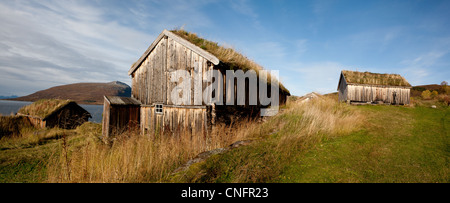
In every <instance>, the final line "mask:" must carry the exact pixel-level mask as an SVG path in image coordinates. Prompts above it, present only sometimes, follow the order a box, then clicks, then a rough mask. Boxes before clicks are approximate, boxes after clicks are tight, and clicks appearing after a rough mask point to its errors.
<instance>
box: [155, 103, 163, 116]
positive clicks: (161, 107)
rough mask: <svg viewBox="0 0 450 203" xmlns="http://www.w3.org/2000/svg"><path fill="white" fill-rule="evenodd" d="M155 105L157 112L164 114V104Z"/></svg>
mask: <svg viewBox="0 0 450 203" xmlns="http://www.w3.org/2000/svg"><path fill="white" fill-rule="evenodd" d="M155 106H156V108H155V113H159V114H162V113H163V105H162V104H156V105H155Z"/></svg>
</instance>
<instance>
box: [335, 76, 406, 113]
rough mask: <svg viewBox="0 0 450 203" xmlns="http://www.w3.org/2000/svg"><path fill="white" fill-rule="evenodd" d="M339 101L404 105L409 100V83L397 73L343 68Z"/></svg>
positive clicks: (339, 85) (339, 86) (339, 87)
mask: <svg viewBox="0 0 450 203" xmlns="http://www.w3.org/2000/svg"><path fill="white" fill-rule="evenodd" d="M337 89H338V92H339V101H346V102H350V103H351V102H360V103H361V102H362V103H367V102H369V103H387V104H397V105H404V104H409V102H410V89H411V85H410V84H409V83H408V81H407V80H406V79H405V78H403V77H402V76H400V75H398V74H380V73H370V72H357V71H348V70H343V71H342V72H341V75H340V79H339V84H338V88H337Z"/></svg>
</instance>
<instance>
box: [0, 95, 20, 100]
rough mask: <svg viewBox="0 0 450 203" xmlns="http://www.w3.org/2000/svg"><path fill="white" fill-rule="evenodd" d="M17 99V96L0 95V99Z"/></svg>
mask: <svg viewBox="0 0 450 203" xmlns="http://www.w3.org/2000/svg"><path fill="white" fill-rule="evenodd" d="M17 97H19V96H17V95H11V96H2V95H0V99H12V98H17Z"/></svg>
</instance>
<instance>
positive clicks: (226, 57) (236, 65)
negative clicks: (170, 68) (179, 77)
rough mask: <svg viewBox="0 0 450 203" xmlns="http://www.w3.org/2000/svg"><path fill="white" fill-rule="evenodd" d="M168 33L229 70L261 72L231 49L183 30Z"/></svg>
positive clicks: (255, 65) (260, 67)
mask: <svg viewBox="0 0 450 203" xmlns="http://www.w3.org/2000/svg"><path fill="white" fill-rule="evenodd" d="M170 32H172V33H174V34H176V35H177V36H179V37H181V38H183V39H185V40H187V41H189V42H190V43H192V44H194V45H196V46H198V47H200V48H202V49H203V50H205V51H207V52H209V53H211V54H213V55H214V56H216V57H217V58H218V59H219V60H220V62H221V63H224V64H225V65H227V66H228V67H229V68H230V69H231V70H239V69H240V70H243V71H247V70H254V71H255V72H256V73H259V71H260V70H263V67H262V66H260V65H259V64H257V63H256V62H254V61H252V60H250V59H249V58H247V57H245V56H244V55H242V54H241V53H239V52H237V51H236V50H234V49H232V48H226V47H223V46H220V45H219V44H218V43H217V42H212V41H209V40H206V39H203V38H201V37H199V36H198V35H197V34H195V33H191V32H188V31H185V30H183V29H175V30H170ZM267 80H268V82H269V83H270V80H271V76H270V74H268V75H267ZM279 86H280V88H281V89H282V90H283V91H285V92H287V93H289V90H288V89H286V87H284V86H283V84H281V83H279Z"/></svg>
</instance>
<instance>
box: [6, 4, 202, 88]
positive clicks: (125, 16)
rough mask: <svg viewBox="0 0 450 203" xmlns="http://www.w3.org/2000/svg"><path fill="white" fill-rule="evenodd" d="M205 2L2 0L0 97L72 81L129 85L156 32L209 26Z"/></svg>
mask: <svg viewBox="0 0 450 203" xmlns="http://www.w3.org/2000/svg"><path fill="white" fill-rule="evenodd" d="M205 3H208V2H205V1H196V2H186V1H176V2H172V4H168V3H166V2H164V3H162V2H159V1H145V2H144V1H130V2H126V3H124V2H121V1H119V2H111V1H60V0H50V1H20V0H19V1H2V2H0V27H2V29H0V71H1V72H2V74H1V76H0V79H1V80H2V82H1V83H0V95H3V94H11V93H10V92H11V91H15V92H21V93H24V92H26V94H29V93H32V92H34V91H37V90H41V89H45V88H49V87H51V86H54V85H61V84H68V83H74V82H108V81H112V80H120V81H123V82H126V83H130V78H129V76H128V75H127V71H128V69H129V67H130V66H131V64H132V63H133V62H134V61H135V60H137V59H138V58H139V57H140V56H141V54H142V53H143V52H144V51H145V50H146V49H147V47H148V46H149V45H150V44H151V43H152V41H153V40H154V39H155V38H156V35H158V34H159V32H161V31H162V30H163V29H171V28H173V27H175V26H176V25H178V24H179V23H188V24H189V26H190V27H198V26H199V27H201V26H205V25H208V24H209V23H210V21H209V20H208V18H207V17H205V16H204V15H203V14H201V12H198V9H200V8H201V7H202V5H203V4H205ZM111 4H122V5H111ZM131 11H133V12H131ZM147 13H149V14H152V15H147ZM196 22H199V23H196ZM21 80H24V82H21ZM25 80H26V82H25ZM30 83H33V84H34V85H30ZM13 93H14V92H13Z"/></svg>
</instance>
